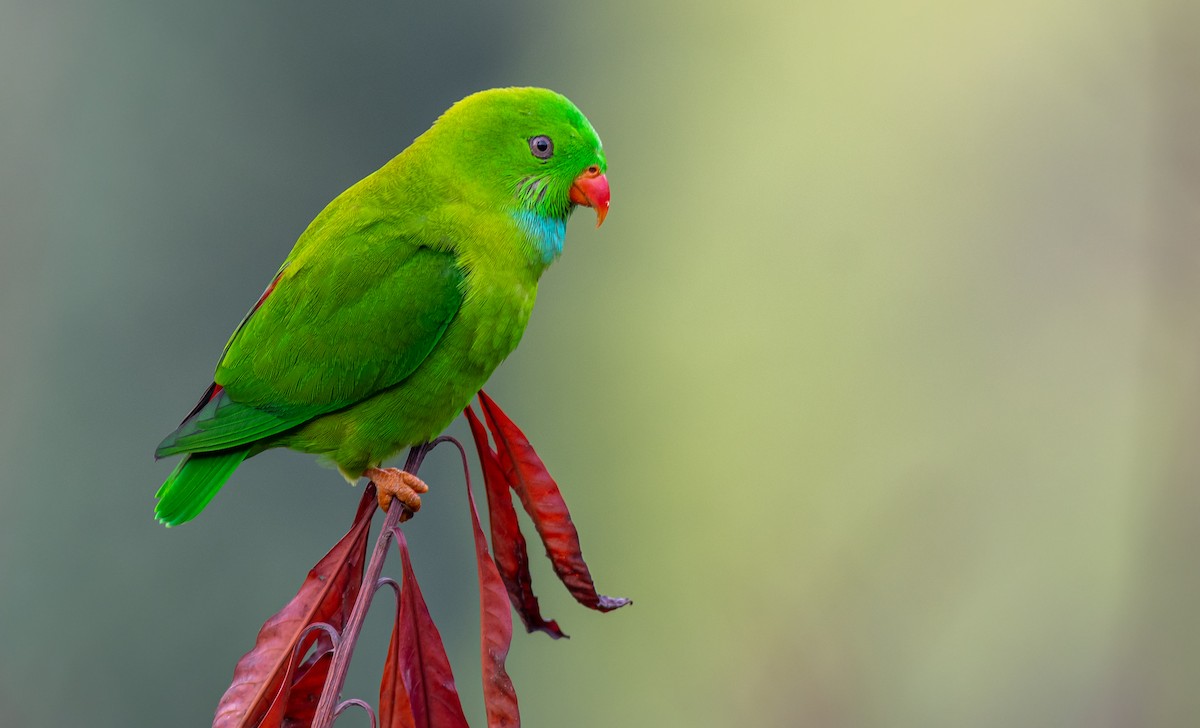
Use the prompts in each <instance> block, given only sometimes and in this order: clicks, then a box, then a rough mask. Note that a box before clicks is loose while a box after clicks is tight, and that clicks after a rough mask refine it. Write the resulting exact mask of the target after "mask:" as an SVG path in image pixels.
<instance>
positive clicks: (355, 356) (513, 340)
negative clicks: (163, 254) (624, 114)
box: [156, 89, 607, 525]
mask: <svg viewBox="0 0 1200 728" xmlns="http://www.w3.org/2000/svg"><path fill="white" fill-rule="evenodd" d="M535 138H536V139H542V138H549V139H552V140H553V151H552V155H551V156H550V157H548V158H541V157H539V156H538V155H536V154H535V153H534V152H536V151H538V150H537V149H535V147H534V142H533V141H532V140H534V139H535ZM539 144H540V142H539ZM604 167H605V160H604V154H603V151H602V149H601V145H600V140H599V138H598V137H597V136H596V134H595V131H594V130H593V129H592V127H591V124H590V123H589V122H588V121H587V119H586V118H585V117H584V116H583V115H582V114H581V113H580V112H579V111H578V109H576V108H575V106H574V105H573V104H571V102H570V101H568V100H567V99H565V98H564V97H562V96H560V95H558V94H556V93H554V92H551V91H547V90H544V89H498V90H492V91H484V92H481V93H478V94H474V95H472V96H469V97H467V98H466V99H463V100H462V101H460V102H459V103H457V104H455V105H454V106H453V107H451V109H450V110H449V111H447V112H446V113H445V114H444V115H443V116H442V118H440V119H439V120H438V121H437V123H435V124H434V125H433V127H432V128H430V130H429V131H427V132H426V133H425V134H423V135H421V136H420V137H418V138H417V139H416V140H415V141H414V142H413V143H412V145H411V146H410V147H409V148H408V149H406V150H405V151H404V152H402V153H401V154H400V155H399V156H397V157H396V158H394V159H392V160H391V161H390V162H388V163H387V164H386V165H384V167H383V168H381V169H380V170H378V171H377V172H375V173H374V174H372V175H370V176H369V177H367V178H366V179H364V180H362V181H360V182H359V183H357V184H356V185H354V186H353V187H351V188H350V189H348V190H346V191H345V192H344V193H342V194H341V195H339V196H338V197H337V198H336V199H335V200H334V201H333V202H331V203H330V204H329V205H328V207H326V208H325V210H324V211H322V212H321V214H320V215H318V216H317V218H316V219H315V220H313V222H312V223H311V224H310V225H309V227H308V229H307V230H305V232H304V233H303V235H301V237H300V239H299V240H298V241H297V243H296V245H295V247H294V248H293V250H292V252H291V254H290V255H289V256H288V257H287V260H286V261H285V262H284V263H283V265H282V267H281V268H280V271H279V274H278V276H277V278H276V279H275V281H274V282H273V283H272V284H271V287H269V288H268V290H267V292H266V293H265V294H264V296H263V298H262V299H260V301H259V304H258V305H257V306H256V308H254V309H253V310H252V311H251V313H250V314H249V315H248V316H247V317H246V319H245V320H244V321H243V322H242V325H241V326H239V327H238V329H237V331H235V333H234V335H233V336H232V337H231V338H230V341H229V343H228V344H227V345H226V348H225V353H224V355H223V356H222V359H221V361H220V363H219V365H218V366H217V370H216V374H215V375H214V387H213V388H212V389H211V390H210V392H209V393H207V394H206V398H205V399H202V400H201V403H200V404H199V405H197V408H196V410H194V411H193V413H192V414H191V415H189V417H188V418H187V419H186V420H185V421H184V422H183V424H181V425H180V427H179V429H177V430H176V431H175V432H174V433H172V434H171V435H170V436H168V437H167V438H166V439H165V440H164V441H163V443H162V444H161V445H160V446H159V448H158V451H157V453H156V454H157V455H158V456H160V457H161V456H166V455H174V454H184V455H185V459H184V461H183V462H181V463H180V465H179V467H177V468H176V470H175V471H174V472H173V473H172V474H171V476H170V477H169V478H168V480H167V482H166V483H165V484H164V485H163V487H162V488H161V489H160V490H159V492H158V498H159V503H158V507H157V509H156V515H157V516H158V518H159V520H161V521H163V522H164V523H167V524H168V525H174V524H177V523H182V522H184V521H186V520H189V519H190V518H192V517H194V516H195V515H196V514H197V513H199V511H200V510H201V509H202V508H203V507H204V505H206V504H207V503H208V501H209V500H211V498H212V497H213V495H215V493H216V491H217V490H218V489H219V488H220V486H221V484H222V483H223V482H224V481H225V479H226V478H228V477H229V475H230V474H231V473H232V472H233V469H234V468H236V467H237V465H238V463H240V462H241V461H242V460H243V459H244V458H246V457H249V456H252V455H255V454H257V453H259V452H261V451H263V450H266V449H268V448H272V447H288V448H292V449H294V450H299V451H302V452H308V453H315V454H318V455H321V456H324V457H327V458H329V459H330V460H332V461H333V462H334V463H336V464H337V466H338V468H339V469H340V470H341V471H342V473H343V474H344V475H345V476H346V477H347V478H349V479H357V478H358V477H359V476H360V475H361V474H362V472H363V470H365V469H366V468H368V467H372V466H377V465H379V464H380V463H381V462H382V461H383V460H385V459H387V458H389V457H391V456H393V455H395V454H396V453H397V452H399V451H400V450H401V449H403V448H404V447H407V446H409V445H415V444H419V443H422V442H427V441H429V440H431V439H432V438H434V437H436V436H437V435H438V434H439V433H440V432H441V431H442V430H443V429H445V427H446V426H447V425H449V423H450V422H451V421H452V420H453V419H454V417H455V416H457V415H458V413H459V412H461V411H462V409H463V408H464V407H465V406H466V404H467V403H468V402H469V401H470V398H471V397H472V396H473V395H474V394H475V392H476V391H478V390H479V389H480V388H481V387H482V386H483V384H484V382H485V381H486V380H487V378H488V377H489V376H490V375H491V373H492V372H493V371H494V370H495V368H496V367H497V366H498V365H499V364H500V362H501V361H503V359H504V358H505V357H506V356H508V354H509V353H510V352H511V351H512V350H513V349H514V348H515V347H516V345H517V343H518V342H519V341H520V338H521V335H522V333H523V332H524V330H525V325H526V323H527V322H528V320H529V314H530V312H531V310H532V308H533V304H534V300H535V298H536V296H537V282H538V279H539V277H540V276H541V274H542V272H543V271H544V270H545V268H546V267H547V266H548V265H549V264H550V263H551V262H552V261H553V260H554V258H555V257H557V255H558V252H559V251H560V250H561V246H562V234H563V232H564V231H565V222H566V219H567V217H568V216H569V215H570V213H571V211H572V209H573V207H574V204H573V203H572V201H571V196H570V190H571V188H572V183H573V181H574V180H576V178H577V177H578V176H579V175H580V174H581V172H583V171H584V170H586V169H590V170H591V171H592V172H593V174H595V173H596V172H597V170H598V171H599V172H603V171H604ZM601 179H603V177H601ZM606 184H607V183H605V185H606ZM585 204H586V203H585ZM605 205H607V186H605Z"/></svg>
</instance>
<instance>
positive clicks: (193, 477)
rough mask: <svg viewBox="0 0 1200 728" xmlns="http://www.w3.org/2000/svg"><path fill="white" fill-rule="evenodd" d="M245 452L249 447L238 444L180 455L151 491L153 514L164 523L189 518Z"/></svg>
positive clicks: (244, 456) (213, 491)
mask: <svg viewBox="0 0 1200 728" xmlns="http://www.w3.org/2000/svg"><path fill="white" fill-rule="evenodd" d="M249 454H250V448H239V449H237V450H220V451H218V452H205V453H192V454H190V455H186V456H184V458H183V460H182V461H180V463H179V465H177V466H175V470H173V471H172V472H171V475H170V476H169V477H168V478H167V482H165V483H163V485H162V487H161V488H159V489H158V492H157V493H155V494H154V497H155V498H158V505H157V506H155V508H154V516H155V517H156V518H157V519H158V521H159V523H162V524H164V525H166V526H178V525H179V524H181V523H186V522H187V521H190V520H192V519H193V518H195V517H196V516H197V515H198V514H199V513H200V511H202V510H204V506H206V505H208V502H209V501H210V500H212V499H213V496H215V495H216V494H217V491H218V490H220V489H221V486H222V485H224V484H225V481H226V480H229V476H230V475H232V474H233V471H234V470H236V469H237V466H238V465H241V463H242V461H243V460H245V459H246V457H247V456H248V455H249Z"/></svg>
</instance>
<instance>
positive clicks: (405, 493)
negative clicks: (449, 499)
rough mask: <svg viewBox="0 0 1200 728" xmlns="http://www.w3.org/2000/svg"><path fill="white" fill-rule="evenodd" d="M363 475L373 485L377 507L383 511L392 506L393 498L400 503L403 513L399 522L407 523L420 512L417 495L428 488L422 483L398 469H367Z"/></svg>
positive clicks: (419, 499)
mask: <svg viewBox="0 0 1200 728" xmlns="http://www.w3.org/2000/svg"><path fill="white" fill-rule="evenodd" d="M363 475H365V476H367V477H368V478H370V479H371V481H372V482H374V483H375V488H376V491H377V492H378V497H379V507H380V508H382V509H383V510H384V511H387V509H388V508H389V507H390V506H391V505H392V499H393V498H394V499H396V500H398V501H400V505H401V506H403V507H404V513H401V514H400V520H401V521H407V520H408V519H410V518H412V516H413V514H414V513H416V512H417V511H419V510H421V496H420V495H419V494H420V493H428V492H429V486H428V485H425V482H424V481H422V480H421V479H420V478H418V477H417V476H415V475H413V474H412V473H409V472H406V471H404V470H401V469H400V468H367V469H366V470H365V471H364V472H363Z"/></svg>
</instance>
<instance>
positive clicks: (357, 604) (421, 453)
mask: <svg viewBox="0 0 1200 728" xmlns="http://www.w3.org/2000/svg"><path fill="white" fill-rule="evenodd" d="M428 450H429V445H414V446H413V447H412V448H411V449H410V450H409V451H408V459H407V460H406V461H405V463H404V469H405V470H406V471H407V472H410V473H412V474H413V475H416V473H417V470H418V469H420V467H421V461H422V460H424V459H425V453H426V452H428ZM406 510H407V509H405V508H403V507H400V508H391V509H389V510H388V513H387V517H386V518H384V519H383V530H381V531H380V532H379V537H378V538H377V539H375V549H374V550H373V551H372V552H371V561H370V562H369V563H368V564H367V570H366V572H364V573H363V582H362V588H361V589H359V592H358V598H357V599H356V600H355V601H354V608H353V609H352V610H351V611H350V618H349V619H348V620H346V627H345V628H344V629H343V630H342V639H341V642H340V643H339V644H338V646H337V648H335V649H334V651H333V664H332V665H331V666H330V667H329V677H328V678H327V679H326V681H325V688H324V689H323V690H322V691H321V700H320V702H318V703H317V711H316V714H315V715H314V716H313V723H312V725H313V728H329V727H330V726H332V725H333V721H334V718H336V717H337V716H336V713H335V712H334V711H335V710H336V709H337V705H338V698H339V697H340V696H341V693H342V686H343V685H344V684H345V682H346V672H347V670H349V668H350V658H351V656H353V654H354V645H355V644H356V643H357V642H358V633H359V632H360V631H362V625H363V620H364V619H366V617H367V610H368V609H370V607H371V600H372V599H373V598H374V596H375V589H376V584H377V583H378V581H379V575H380V573H382V572H383V562H384V559H386V558H387V553H388V546H389V545H390V544H391V541H392V530H393V529H395V528H396V526H397V525H398V524H399V523H400V515H401V514H402V513H404V512H405V511H406Z"/></svg>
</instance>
